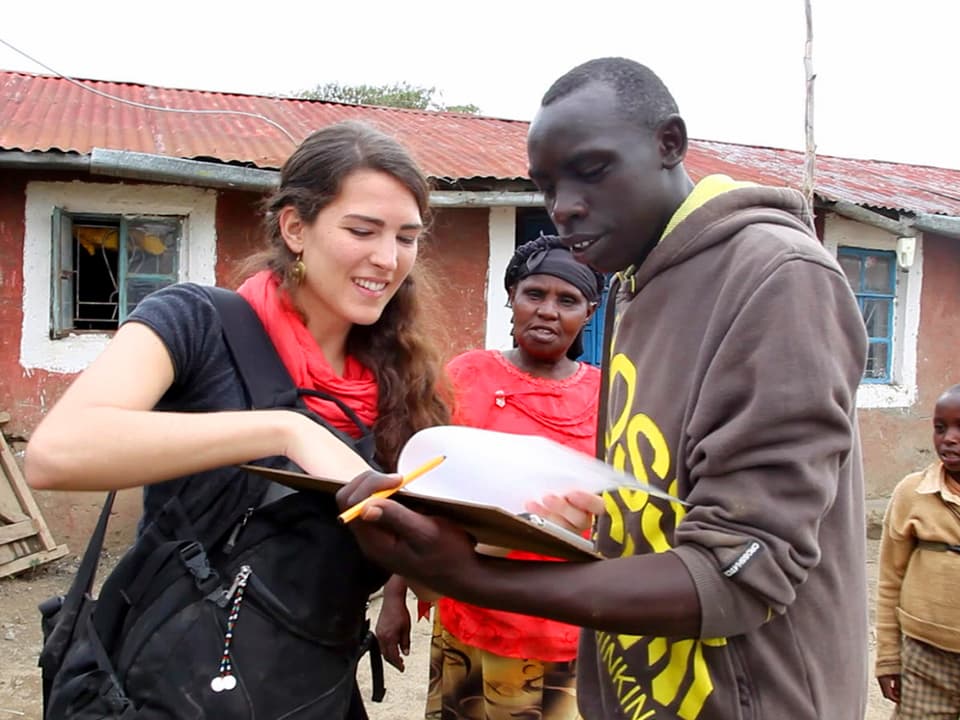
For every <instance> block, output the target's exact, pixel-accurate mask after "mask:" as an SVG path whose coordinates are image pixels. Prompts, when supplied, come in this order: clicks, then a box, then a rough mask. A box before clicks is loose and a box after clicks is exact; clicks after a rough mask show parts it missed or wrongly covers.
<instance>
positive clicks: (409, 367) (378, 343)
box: [244, 121, 450, 471]
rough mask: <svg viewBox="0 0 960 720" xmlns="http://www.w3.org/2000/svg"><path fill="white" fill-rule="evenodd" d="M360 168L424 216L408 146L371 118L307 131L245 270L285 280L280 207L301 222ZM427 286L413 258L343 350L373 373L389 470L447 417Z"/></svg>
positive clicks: (423, 193) (383, 462) (424, 193)
mask: <svg viewBox="0 0 960 720" xmlns="http://www.w3.org/2000/svg"><path fill="white" fill-rule="evenodd" d="M357 170H377V171H380V172H384V173H386V174H388V175H390V176H391V177H393V178H395V179H396V180H397V181H399V182H400V183H401V184H402V185H404V187H406V188H407V189H408V190H409V191H410V192H411V194H412V195H413V196H414V198H416V201H417V205H418V207H419V209H420V216H421V217H422V218H423V222H424V224H425V225H426V224H428V222H429V216H430V207H429V199H430V188H429V186H428V184H427V180H426V178H425V177H424V175H423V173H422V172H421V171H420V169H419V168H418V167H417V164H416V163H415V162H414V160H413V158H412V157H410V155H409V153H408V152H407V151H406V150H405V149H404V148H403V146H402V145H400V143H398V142H397V141H396V140H394V139H393V138H392V137H390V136H389V135H386V134H384V133H382V132H380V131H379V130H376V129H375V128H373V127H371V126H369V125H366V124H364V123H360V122H355V121H348V122H341V123H337V124H336V125H331V126H329V127H325V128H323V129H321V130H317V131H316V132H314V133H313V134H311V135H310V136H309V137H308V138H307V139H306V140H304V141H303V142H302V143H301V144H300V146H299V147H298V148H297V149H296V150H295V151H294V153H293V154H292V155H291V156H290V158H289V159H288V160H287V161H286V163H284V165H283V168H282V169H281V171H280V187H279V189H278V190H277V191H276V192H275V193H274V194H273V195H272V196H271V197H269V198H267V200H266V201H265V203H264V211H265V212H264V225H265V234H266V236H267V242H268V246H267V248H266V249H265V250H264V251H263V252H261V253H258V254H257V255H256V256H254V257H253V258H251V260H250V261H249V262H247V263H245V264H244V270H245V271H246V272H247V273H249V272H251V271H256V270H260V269H263V268H268V269H270V270H271V271H272V272H273V273H274V274H275V275H276V276H277V278H278V279H279V280H280V282H281V283H282V284H286V283H287V282H288V275H289V273H288V270H289V268H290V267H291V265H292V264H293V263H294V262H295V261H296V259H297V258H296V256H295V255H294V254H293V253H292V252H291V251H290V249H289V248H288V247H287V244H286V243H285V242H284V240H283V235H282V234H281V232H280V225H279V215H280V211H281V210H282V209H283V208H284V207H287V206H288V205H292V206H293V207H294V208H295V209H296V211H297V213H298V214H299V215H300V218H301V219H302V220H303V221H304V222H305V223H308V224H309V223H312V222H313V221H314V220H316V217H317V214H318V213H319V212H320V211H321V210H322V209H323V208H325V207H326V206H327V205H329V204H330V203H331V202H332V201H333V200H334V199H335V198H336V197H337V195H338V194H339V192H340V188H341V187H342V185H343V182H344V180H345V179H346V178H347V177H348V176H349V175H350V174H351V173H353V172H355V171H357ZM432 291H433V282H432V279H431V278H430V273H429V272H428V270H427V269H426V268H425V267H424V263H423V262H422V261H420V260H418V262H416V263H415V264H414V268H413V270H412V271H411V272H410V274H409V275H408V276H407V278H406V279H405V280H404V281H403V282H402V283H401V284H400V287H399V288H398V289H397V292H396V294H395V295H394V296H393V297H392V298H391V299H390V302H388V303H387V305H386V307H385V308H384V311H383V314H382V315H381V316H380V318H379V319H378V320H377V321H376V322H375V323H373V324H372V325H354V326H353V328H352V329H351V330H350V334H349V335H348V336H347V348H346V350H347V353H348V354H350V355H353V356H354V357H355V358H357V360H359V361H360V362H361V363H363V364H364V365H365V366H366V367H368V368H370V370H372V371H373V373H374V376H375V377H376V379H377V389H378V394H379V395H378V401H377V404H378V414H377V420H376V422H375V423H374V426H373V432H374V435H375V437H376V443H377V445H376V446H377V451H376V460H377V462H378V463H379V464H380V466H381V467H383V468H384V469H385V470H387V471H393V470H395V469H396V466H397V457H398V455H399V454H400V450H401V448H402V447H403V445H404V443H406V441H407V440H408V439H409V438H410V436H411V435H413V433H415V432H416V431H417V430H421V429H423V428H425V427H430V426H432V425H443V424H446V423H448V422H449V421H450V412H449V409H448V404H447V398H449V395H450V393H449V390H448V389H447V385H446V380H445V376H444V374H443V370H442V366H441V360H440V355H439V353H438V352H437V350H436V348H435V346H434V344H433V343H432V342H431V340H430V332H429V331H428V328H427V327H426V321H425V318H424V313H423V304H424V303H423V300H424V299H425V298H424V295H429V294H430V293H431V292H432Z"/></svg>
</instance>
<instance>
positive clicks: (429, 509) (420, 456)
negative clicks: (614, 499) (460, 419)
mask: <svg viewBox="0 0 960 720" xmlns="http://www.w3.org/2000/svg"><path fill="white" fill-rule="evenodd" d="M441 455H442V456H444V457H445V460H444V461H443V462H442V463H441V464H440V465H439V466H437V467H436V468H434V469H433V470H431V471H430V472H428V473H426V474H425V475H424V476H423V477H421V478H419V479H417V480H415V481H414V482H412V483H411V484H410V485H408V486H407V487H406V488H404V489H402V490H400V491H399V492H398V493H396V494H395V495H393V499H394V500H396V501H398V502H401V503H403V504H405V505H407V506H408V507H410V508H411V509H413V510H417V511H418V512H423V513H428V514H434V515H440V516H443V517H445V518H447V519H449V520H451V521H453V522H456V523H458V524H459V525H461V526H462V527H463V528H464V529H465V530H466V531H467V532H469V533H470V534H471V535H473V536H474V537H475V538H476V539H477V541H478V542H480V543H484V544H486V545H493V546H496V547H502V548H507V549H511V550H527V551H530V552H537V553H541V554H543V555H549V556H552V557H557V558H563V559H566V560H590V559H596V558H597V557H599V556H598V554H597V553H596V551H595V549H594V547H593V543H592V542H591V541H589V540H588V539H586V538H583V537H580V536H578V535H576V534H575V533H572V532H570V531H568V530H566V529H564V528H561V527H559V526H556V525H554V524H552V523H550V522H548V521H546V520H544V519H542V518H539V517H537V516H535V515H530V514H529V513H527V512H526V507H525V505H526V502H527V501H528V500H539V499H540V498H542V497H543V496H544V495H546V494H548V493H553V494H562V493H565V492H569V491H570V490H575V489H579V490H585V491H587V492H591V493H601V492H603V491H604V490H611V489H613V488H616V487H621V486H627V487H632V488H634V489H635V490H637V491H639V492H648V493H650V494H652V495H655V496H657V497H661V498H664V499H666V500H669V501H671V502H681V501H680V500H678V499H677V498H674V497H672V496H670V495H668V494H667V493H664V492H663V491H661V490H659V489H657V488H654V487H652V486H649V485H646V484H644V483H641V482H639V481H637V480H636V479H635V478H632V477H630V476H627V475H624V474H623V473H620V472H617V471H616V470H614V469H613V468H611V467H610V466H609V465H607V464H605V463H603V462H601V461H599V460H596V459H594V458H592V457H590V456H587V455H584V454H583V453H580V452H577V451H576V450H571V449H570V448H568V447H566V446H564V445H561V444H559V443H556V442H553V441H552V440H547V439H545V438H541V437H535V436H530V435H512V434H507V433H499V432H494V431H491V430H480V429H477V428H469V427H459V426H440V427H433V428H427V429H425V430H421V431H420V432H418V433H416V434H415V435H414V436H413V437H411V438H410V440H409V441H408V442H407V444H406V445H405V446H404V448H403V450H402V451H401V453H400V458H399V461H398V472H400V473H401V474H406V473H409V472H411V471H413V470H414V469H416V468H418V467H420V466H421V465H423V464H424V463H426V462H427V461H428V460H430V459H432V458H435V457H437V456H441ZM245 467H246V468H247V469H249V470H251V471H252V472H256V473H259V474H261V475H264V476H266V477H268V478H270V479H271V480H274V481H276V482H279V483H282V484H284V485H287V486H289V487H294V488H297V489H298V490H312V491H319V492H329V493H335V492H336V491H337V490H339V489H340V488H341V487H342V486H343V485H344V481H343V480H335V479H330V478H320V477H314V476H311V475H307V474H304V473H297V472H290V471H284V470H272V469H267V468H260V467H257V466H256V465H248V466H245Z"/></svg>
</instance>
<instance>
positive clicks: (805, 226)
mask: <svg viewBox="0 0 960 720" xmlns="http://www.w3.org/2000/svg"><path fill="white" fill-rule="evenodd" d="M691 206H692V207H691ZM763 224H771V225H779V226H783V227H789V228H792V229H794V230H799V231H800V232H802V233H805V234H806V233H809V232H810V231H811V230H812V229H813V217H812V215H811V213H810V212H809V211H808V209H807V204H806V201H805V200H804V197H803V195H802V194H801V193H799V192H797V191H796V190H793V189H791V188H786V187H784V188H771V187H763V186H759V185H752V184H749V183H740V182H735V181H733V180H730V178H727V177H725V176H717V175H712V176H708V177H707V178H704V179H703V180H701V181H700V182H699V183H697V186H696V187H695V188H694V189H693V191H692V192H691V193H690V196H688V199H687V201H685V202H684V203H683V204H682V205H681V206H680V207H679V208H678V209H677V212H676V213H675V214H674V216H673V218H671V220H670V222H669V223H668V224H667V228H666V230H665V231H664V235H663V237H662V238H661V239H660V242H659V244H658V245H657V246H656V247H655V248H654V249H653V250H652V251H651V252H650V254H649V255H648V256H647V258H646V259H645V260H644V261H643V262H642V263H641V264H640V265H639V266H635V267H631V268H629V269H628V270H626V271H624V272H623V273H622V275H621V277H620V292H621V293H623V294H625V296H626V297H627V298H630V297H632V296H633V295H635V294H636V293H637V292H638V291H639V290H640V288H642V287H643V286H644V285H645V284H646V283H647V282H649V281H650V279H651V278H653V277H655V276H656V275H658V274H659V273H661V272H663V271H664V270H666V269H668V268H671V267H673V266H675V265H678V264H680V263H682V262H684V261H686V260H688V259H689V258H691V257H693V256H694V255H697V254H699V253H701V252H703V251H704V250H706V249H707V248H709V247H712V246H713V245H716V244H717V243H722V242H728V241H730V240H731V239H732V238H733V237H734V236H736V234H737V233H738V232H739V231H740V230H742V229H743V228H745V227H747V226H755V225H763Z"/></svg>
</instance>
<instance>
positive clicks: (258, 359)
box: [204, 287, 302, 410]
mask: <svg viewBox="0 0 960 720" xmlns="http://www.w3.org/2000/svg"><path fill="white" fill-rule="evenodd" d="M204 290H206V292H207V294H208V295H209V296H210V300H211V301H212V302H213V304H214V306H215V307H216V309H217V313H218V314H219V315H220V322H221V323H222V324H223V338H224V340H225V341H226V343H227V348H228V349H229V350H230V355H231V356H232V357H233V362H234V365H236V367H237V371H238V372H239V373H240V379H241V380H242V382H243V386H244V388H246V391H247V396H248V399H249V400H250V409H251V410H265V409H269V408H277V407H289V408H299V407H302V405H301V404H300V401H299V397H298V394H297V387H296V385H295V384H294V382H293V378H291V377H290V373H289V372H287V368H286V367H284V365H283V361H282V360H280V356H279V355H278V354H277V350H276V348H275V347H274V345H273V342H271V340H270V336H269V335H267V331H266V329H265V328H264V327H263V323H261V322H260V318H259V317H258V316H257V313H256V312H255V311H254V309H253V308H252V307H251V306H250V303H248V302H247V301H246V300H244V299H243V297H242V296H241V295H239V294H237V293H235V292H233V291H232V290H227V289H226V288H220V287H206V288H204Z"/></svg>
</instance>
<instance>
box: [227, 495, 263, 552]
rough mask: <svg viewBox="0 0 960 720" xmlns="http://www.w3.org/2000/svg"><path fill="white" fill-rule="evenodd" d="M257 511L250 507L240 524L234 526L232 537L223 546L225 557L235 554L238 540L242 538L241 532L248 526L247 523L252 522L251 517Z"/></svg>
mask: <svg viewBox="0 0 960 720" xmlns="http://www.w3.org/2000/svg"><path fill="white" fill-rule="evenodd" d="M255 509H256V508H252V507H248V508H247V511H246V512H245V513H244V514H243V517H242V518H241V519H240V522H238V523H237V524H236V525H234V526H233V530H231V531H230V537H228V538H227V542H226V543H224V545H223V554H224V555H229V554H230V553H231V552H233V548H234V546H235V545H236V544H237V538H239V537H240V532H241V531H242V530H243V528H245V527H246V526H247V521H248V520H250V516H251V515H253V511H254V510H255Z"/></svg>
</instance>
